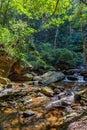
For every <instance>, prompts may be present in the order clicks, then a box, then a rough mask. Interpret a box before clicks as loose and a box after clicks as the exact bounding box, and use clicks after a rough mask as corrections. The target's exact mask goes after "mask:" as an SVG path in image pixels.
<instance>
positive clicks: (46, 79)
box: [40, 71, 65, 85]
mask: <svg viewBox="0 0 87 130" xmlns="http://www.w3.org/2000/svg"><path fill="white" fill-rule="evenodd" d="M64 77H65V75H64V74H63V73H62V72H56V71H49V72H47V73H45V74H43V75H42V76H41V78H42V80H41V81H40V82H41V83H42V84H45V85H48V84H51V83H54V82H57V81H61V80H63V79H64Z"/></svg>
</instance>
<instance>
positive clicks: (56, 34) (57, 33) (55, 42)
mask: <svg viewBox="0 0 87 130" xmlns="http://www.w3.org/2000/svg"><path fill="white" fill-rule="evenodd" d="M58 35H59V28H58V27H57V29H56V33H55V39H54V48H56V46H57V36H58Z"/></svg>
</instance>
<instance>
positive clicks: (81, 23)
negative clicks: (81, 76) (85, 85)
mask: <svg viewBox="0 0 87 130" xmlns="http://www.w3.org/2000/svg"><path fill="white" fill-rule="evenodd" d="M80 29H81V36H82V44H83V53H84V59H85V64H86V68H87V54H86V42H85V36H84V30H83V21H82V7H81V8H80Z"/></svg>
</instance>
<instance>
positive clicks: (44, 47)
mask: <svg viewBox="0 0 87 130" xmlns="http://www.w3.org/2000/svg"><path fill="white" fill-rule="evenodd" d="M86 6H87V4H86V1H85V0H71V1H70V0H18V1H17V0H5V1H4V0H0V16H1V18H0V47H2V46H4V47H5V48H6V49H7V50H8V52H9V53H10V54H11V55H12V56H13V57H14V58H17V59H23V60H25V61H26V62H30V63H31V64H32V65H33V66H34V69H35V70H38V69H39V70H41V69H48V68H50V67H51V68H52V67H56V68H57V69H58V68H60V69H67V68H73V67H75V66H77V65H79V64H86V62H87V61H86V59H87V58H86V57H87V56H86V42H87V26H86V24H87V7H86ZM83 52H84V54H83Z"/></svg>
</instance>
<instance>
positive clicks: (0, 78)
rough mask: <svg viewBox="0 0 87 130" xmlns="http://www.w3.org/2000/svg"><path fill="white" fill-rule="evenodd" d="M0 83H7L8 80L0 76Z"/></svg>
mask: <svg viewBox="0 0 87 130" xmlns="http://www.w3.org/2000/svg"><path fill="white" fill-rule="evenodd" d="M0 83H1V84H9V83H10V80H9V79H8V78H3V77H0Z"/></svg>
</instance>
